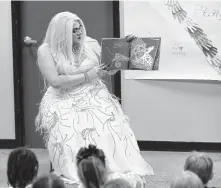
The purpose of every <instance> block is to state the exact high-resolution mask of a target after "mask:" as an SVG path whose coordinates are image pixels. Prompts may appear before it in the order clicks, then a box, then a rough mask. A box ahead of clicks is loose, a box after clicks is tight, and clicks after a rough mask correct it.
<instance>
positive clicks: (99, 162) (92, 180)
mask: <svg viewBox="0 0 221 188" xmlns="http://www.w3.org/2000/svg"><path fill="white" fill-rule="evenodd" d="M76 158H77V168H78V175H79V178H80V180H81V181H82V182H83V184H84V186H85V188H99V187H100V186H102V185H104V183H105V181H106V177H107V169H106V162H105V155H104V152H103V151H102V150H101V149H98V148H97V147H96V146H94V145H89V146H88V148H86V147H84V148H81V149H80V150H79V151H78V153H77V157H76Z"/></svg>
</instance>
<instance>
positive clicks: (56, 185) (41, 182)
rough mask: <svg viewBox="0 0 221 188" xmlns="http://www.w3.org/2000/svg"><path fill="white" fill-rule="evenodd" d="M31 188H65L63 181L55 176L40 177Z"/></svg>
mask: <svg viewBox="0 0 221 188" xmlns="http://www.w3.org/2000/svg"><path fill="white" fill-rule="evenodd" d="M32 188H65V186H64V182H63V180H61V178H60V177H58V176H56V175H55V174H49V175H47V176H41V177H39V178H37V179H36V180H35V181H34V183H33V184H32Z"/></svg>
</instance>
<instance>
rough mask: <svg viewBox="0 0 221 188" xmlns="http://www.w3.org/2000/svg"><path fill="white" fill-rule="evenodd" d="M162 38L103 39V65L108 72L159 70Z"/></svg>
mask: <svg viewBox="0 0 221 188" xmlns="http://www.w3.org/2000/svg"><path fill="white" fill-rule="evenodd" d="M160 42H161V39H160V38H143V39H140V38H137V39H135V40H133V41H132V42H131V43H128V42H127V41H126V39H119V38H118V39H102V44H101V48H102V53H101V63H103V64H106V65H107V69H108V70H129V69H138V70H147V71H150V70H158V69H159V56H160Z"/></svg>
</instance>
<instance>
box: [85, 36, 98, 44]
mask: <svg viewBox="0 0 221 188" xmlns="http://www.w3.org/2000/svg"><path fill="white" fill-rule="evenodd" d="M85 40H86V42H88V43H91V44H99V43H98V41H97V40H96V39H93V38H91V37H89V36H87V37H86V39H85Z"/></svg>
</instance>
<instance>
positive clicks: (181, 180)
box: [170, 171, 204, 188]
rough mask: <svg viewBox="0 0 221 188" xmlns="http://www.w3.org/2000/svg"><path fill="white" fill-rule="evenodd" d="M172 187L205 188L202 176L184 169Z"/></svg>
mask: <svg viewBox="0 0 221 188" xmlns="http://www.w3.org/2000/svg"><path fill="white" fill-rule="evenodd" d="M170 187H171V188H204V186H203V183H202V181H201V180H200V178H199V177H198V176H197V175H196V174H195V173H193V172H191V171H184V172H182V173H181V175H180V176H178V177H177V178H175V179H174V180H173V181H172V183H171V186H170Z"/></svg>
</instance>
